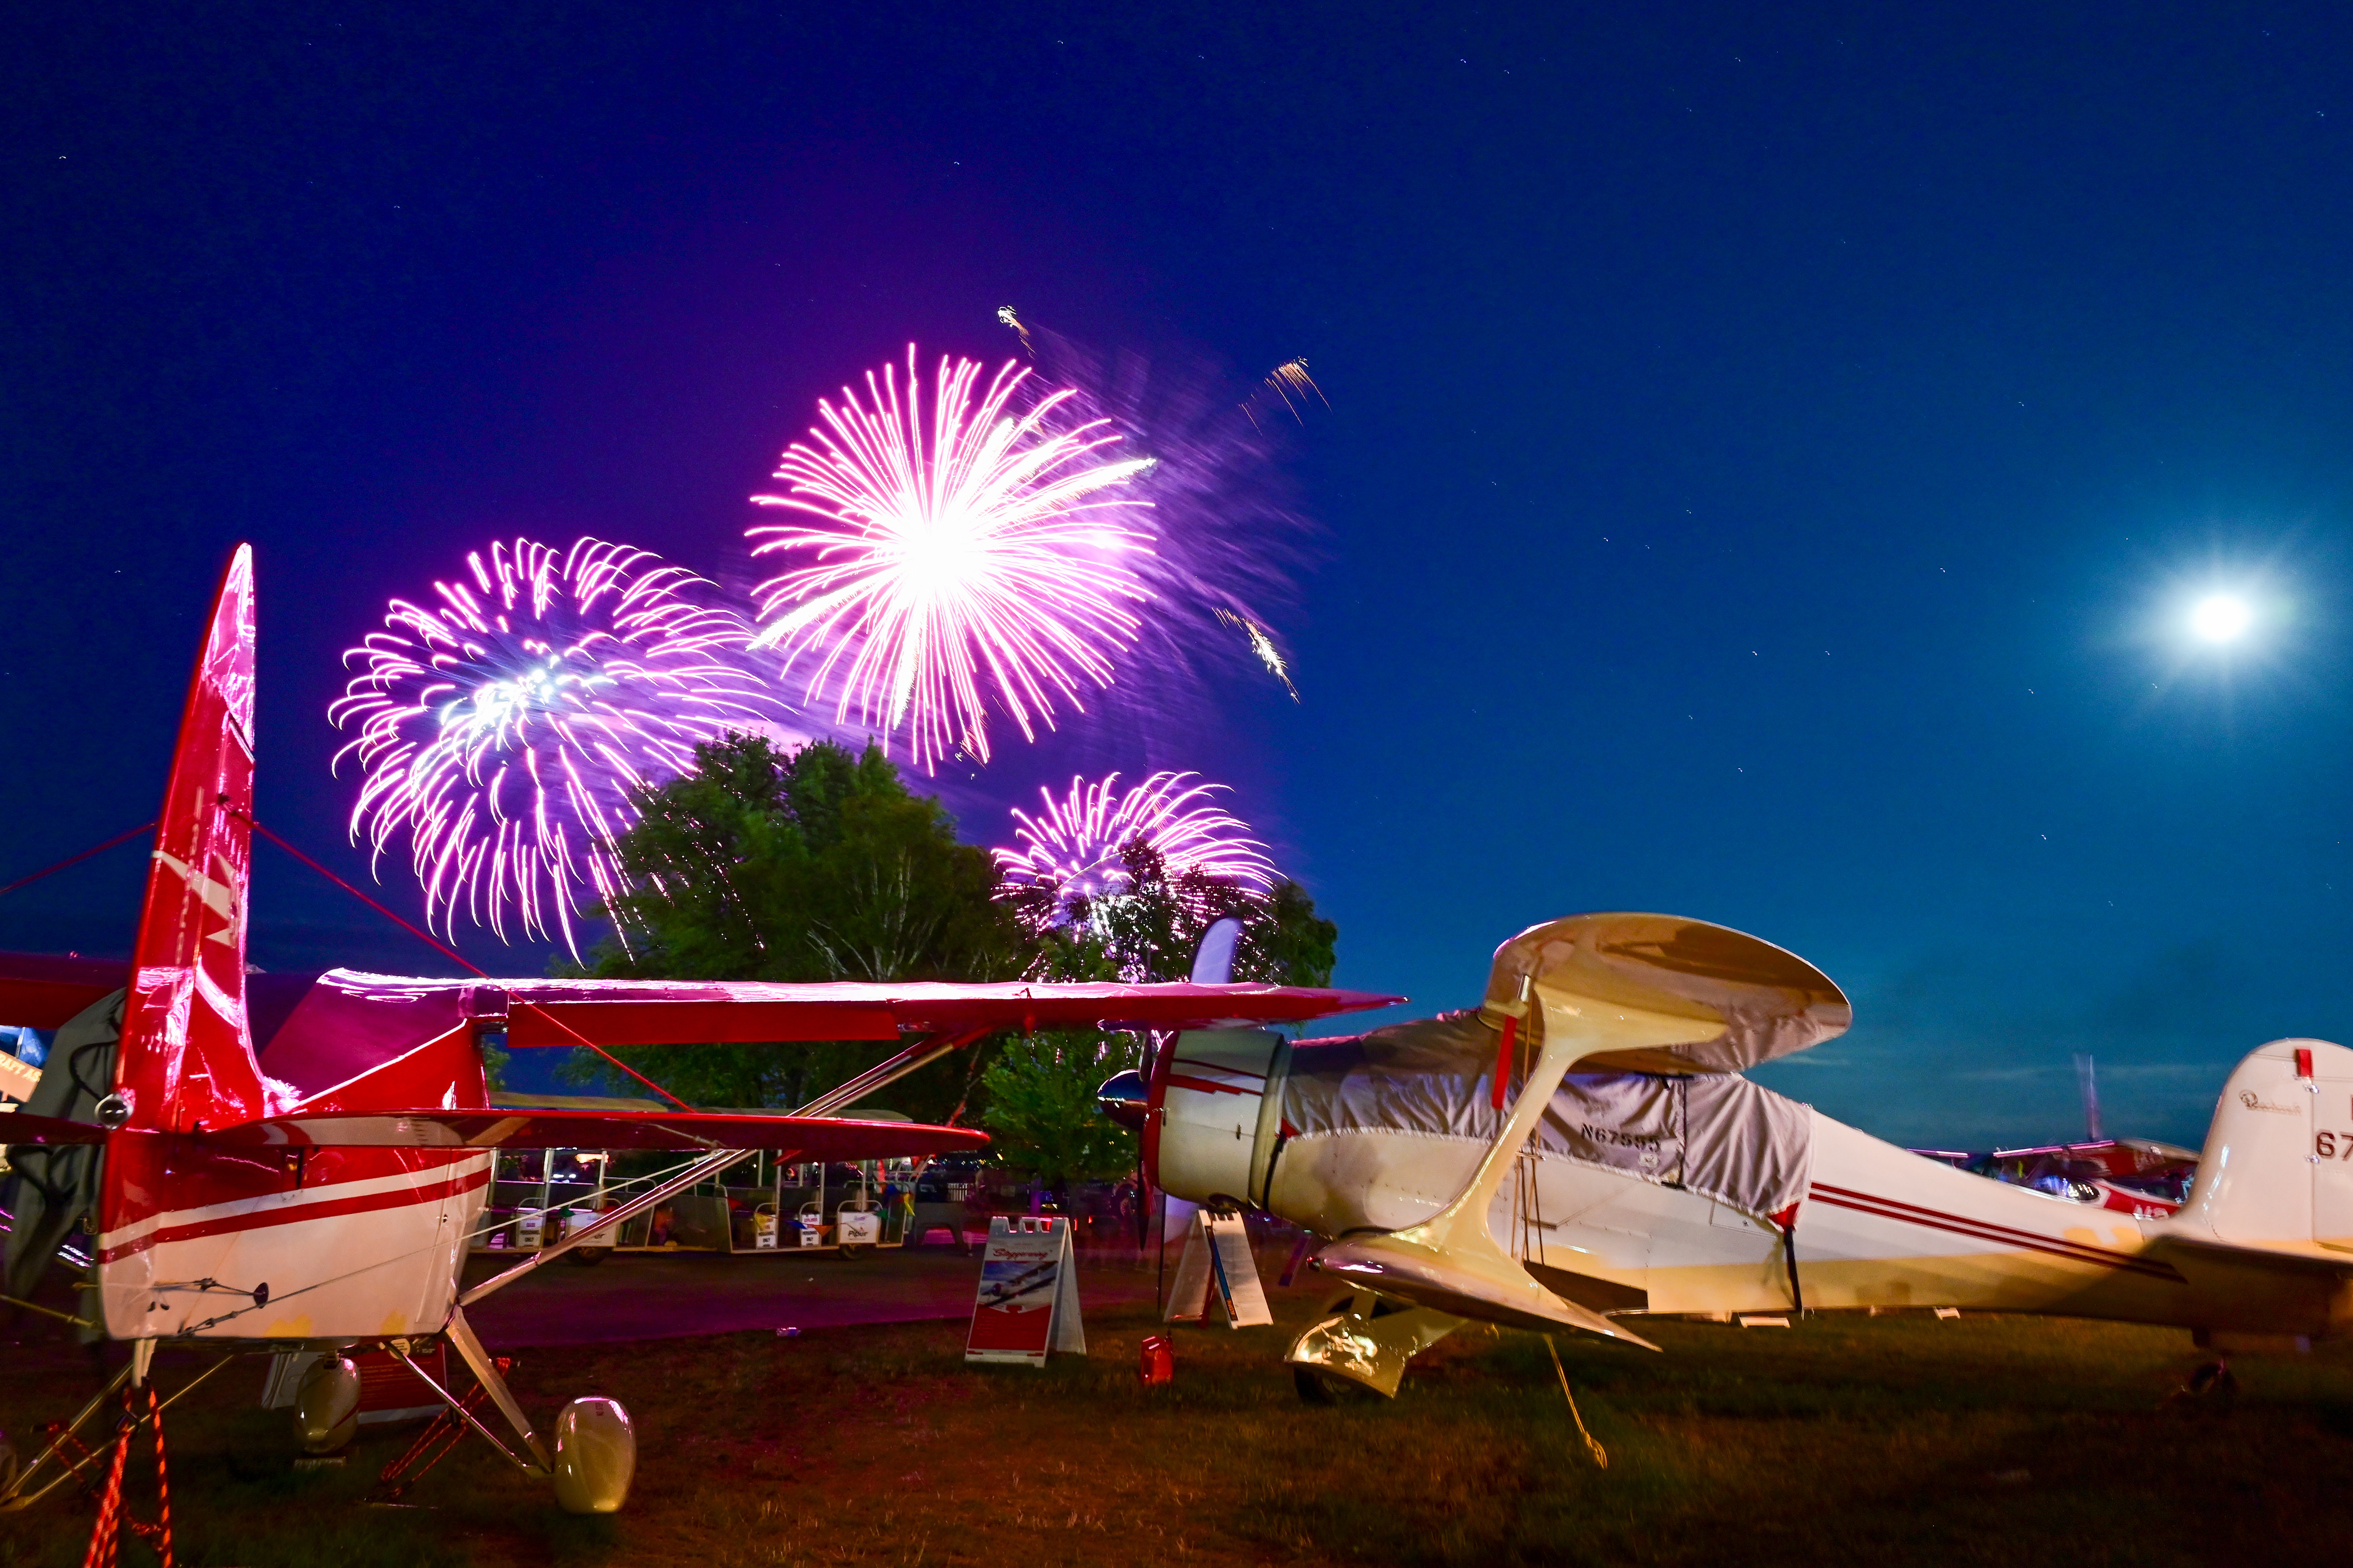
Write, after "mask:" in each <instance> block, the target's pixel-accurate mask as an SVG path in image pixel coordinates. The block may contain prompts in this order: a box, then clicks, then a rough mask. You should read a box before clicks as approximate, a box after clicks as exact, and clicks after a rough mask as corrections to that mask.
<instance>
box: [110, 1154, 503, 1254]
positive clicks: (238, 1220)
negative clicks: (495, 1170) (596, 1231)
mask: <svg viewBox="0 0 2353 1568" xmlns="http://www.w3.org/2000/svg"><path fill="white" fill-rule="evenodd" d="M490 1179H491V1172H490V1167H489V1166H488V1165H485V1166H483V1168H482V1169H480V1170H479V1171H476V1172H474V1173H471V1174H470V1175H463V1176H453V1177H451V1178H449V1179H448V1180H447V1181H440V1182H432V1183H429V1184H426V1185H424V1186H421V1187H394V1188H392V1189H390V1190H388V1191H385V1192H381V1193H362V1194H357V1195H355V1196H353V1197H348V1198H328V1199H326V1200H324V1201H323V1202H320V1203H315V1204H303V1205H300V1206H298V1207H290V1208H278V1209H256V1210H253V1211H251V1212H249V1213H247V1214H232V1215H220V1216H219V1217H218V1218H216V1219H206V1220H197V1221H195V1222H193V1223H191V1224H188V1225H176V1226H174V1225H167V1226H157V1227H156V1228H155V1229H153V1230H151V1231H149V1232H148V1233H147V1234H146V1235H145V1236H142V1237H139V1238H138V1239H137V1240H136V1241H126V1242H124V1243H123V1244H122V1245H121V1246H120V1247H108V1248H106V1249H105V1250H103V1251H101V1252H100V1254H99V1255H98V1260H99V1261H100V1263H113V1262H116V1261H117V1260H119V1259H121V1258H128V1257H130V1256H131V1255H132V1253H134V1252H143V1251H145V1250H146V1249H147V1248H148V1247H154V1246H157V1245H159V1244H161V1243H164V1242H167V1241H194V1240H196V1239H198V1238H200V1237H207V1236H227V1235H228V1234H230V1233H231V1232H234V1231H240V1230H260V1229H263V1228H265V1227H267V1226H275V1225H301V1224H302V1223H303V1222H304V1221H306V1220H314V1219H333V1218H336V1217H337V1216H339V1215H353V1214H370V1213H373V1212H375V1211H376V1210H378V1209H389V1208H406V1207H409V1206H411V1205H420V1204H435V1203H439V1202H441V1201H442V1200H443V1199H444V1198H449V1197H455V1196H457V1195H459V1194H461V1193H470V1192H472V1191H473V1190H474V1189H475V1188H476V1187H479V1186H482V1185H484V1184H487V1183H488V1182H489V1181H490Z"/></svg>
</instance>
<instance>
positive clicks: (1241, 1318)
mask: <svg viewBox="0 0 2353 1568" xmlns="http://www.w3.org/2000/svg"><path fill="white" fill-rule="evenodd" d="M1212 1290H1215V1291H1216V1292H1217V1298H1218V1303H1219V1306H1220V1307H1222V1308H1223V1309H1224V1310H1225V1318H1226V1326H1227V1327H1228V1328H1229V1329H1246V1328H1250V1327H1252V1326H1254V1325H1256V1324H1259V1323H1271V1322H1272V1321H1274V1312H1273V1310H1271V1308H1269V1307H1268V1306H1267V1304H1266V1287H1265V1286H1264V1285H1262V1284H1261V1283H1260V1281H1259V1277H1258V1259H1257V1258H1253V1257H1252V1256H1251V1255H1250V1232H1249V1231H1248V1230H1247V1229H1245V1228H1244V1227H1243V1225H1242V1216H1241V1215H1238V1214H1234V1215H1213V1214H1211V1213H1210V1212H1209V1211H1208V1210H1207V1209H1203V1210H1201V1211H1200V1212H1199V1213H1198V1214H1197V1215H1195V1216H1194V1226H1193V1229H1192V1231H1191V1232H1190V1233H1189V1234H1187V1237H1185V1254H1184V1256H1183V1257H1182V1258H1178V1259H1177V1260H1176V1287H1175V1288H1174V1289H1171V1290H1170V1291H1169V1292H1168V1311H1167V1321H1169V1322H1172V1323H1198V1322H1199V1321H1201V1320H1202V1319H1203V1318H1204V1317H1206V1316H1207V1315H1208V1309H1209V1293H1210V1292H1211V1291H1212Z"/></svg>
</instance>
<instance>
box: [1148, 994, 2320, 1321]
mask: <svg viewBox="0 0 2353 1568" xmlns="http://www.w3.org/2000/svg"><path fill="white" fill-rule="evenodd" d="M2299 1047H2301V1054H2300V1055H2299ZM1302 1048H1303V1049H1304V1048H1307V1047H1302ZM1290 1059H1291V1058H1290V1047H1286V1046H1283V1045H1282V1044H1281V1043H1280V1042H1278V1041H1276V1040H1274V1038H1273V1037H1271V1036H1270V1035H1266V1034H1264V1033H1262V1032H1259V1031H1246V1030H1228V1031H1215V1032H1209V1031H1204V1032H1198V1033H1195V1034H1190V1035H1187V1036H1186V1037H1184V1043H1183V1045H1182V1046H1181V1047H1180V1048H1179V1051H1178V1053H1177V1057H1176V1071H1175V1072H1174V1073H1173V1074H1172V1075H1171V1076H1170V1077H1169V1079H1168V1080H1167V1084H1166V1089H1165V1091H1164V1105H1163V1109H1162V1110H1161V1111H1160V1114H1161V1115H1162V1117H1163V1118H1164V1120H1163V1121H1162V1124H1161V1125H1160V1126H1159V1128H1158V1129H1157V1130H1156V1131H1157V1139H1156V1148H1157V1151H1158V1168H1159V1170H1160V1171H1161V1172H1162V1173H1163V1175H1162V1179H1163V1180H1164V1181H1165V1182H1166V1184H1167V1186H1168V1189H1169V1190H1170V1191H1171V1192H1172V1193H1175V1194H1176V1195H1178V1196H1180V1197H1187V1198H1193V1199H1196V1200H1197V1201H1199V1200H1207V1201H1217V1200H1219V1199H1225V1200H1231V1201H1238V1202H1245V1203H1252V1204H1256V1205H1259V1206H1261V1207H1262V1208H1264V1209H1265V1210H1267V1211H1268V1212H1269V1213H1271V1214H1273V1215H1276V1216H1278V1217H1280V1218H1282V1219H1285V1220H1288V1221H1290V1222H1292V1223H1293V1224H1295V1225H1298V1226H1302V1227H1303V1228H1305V1229H1307V1230H1309V1231H1312V1232H1314V1233H1315V1234H1316V1235H1319V1236H1322V1237H1329V1238H1339V1237H1347V1236H1350V1235H1361V1234H1364V1233H1367V1232H1383V1233H1386V1232H1394V1231H1399V1230H1403V1229H1405V1228H1407V1227H1409V1226H1417V1225H1419V1224H1420V1223H1422V1222H1423V1221H1426V1220H1429V1219H1430V1218H1431V1216H1432V1215H1436V1214H1438V1213H1439V1212H1440V1210H1441V1209H1442V1208H1444V1207H1445V1206H1446V1205H1449V1204H1451V1202H1453V1201H1454V1199H1455V1198H1456V1196H1457V1195H1458V1194H1461V1193H1462V1192H1463V1191H1464V1190H1465V1189H1466V1188H1467V1187H1468V1185H1469V1184H1470V1182H1471V1179H1472V1173H1474V1171H1475V1170H1476V1169H1477V1167H1478V1165H1479V1163H1480V1160H1481V1158H1482V1155H1483V1154H1484V1153H1485V1152H1486V1151H1487V1148H1488V1146H1489V1145H1488V1141H1487V1139H1486V1138H1483V1137H1481V1136H1476V1135H1470V1134H1468V1133H1451V1132H1448V1131H1435V1130H1432V1128H1431V1127H1430V1125H1428V1124H1427V1123H1428V1121H1429V1120H1430V1119H1429V1118H1428V1117H1424V1118H1422V1121H1424V1123H1425V1125H1423V1126H1420V1127H1419V1128H1415V1129H1413V1130H1407V1128H1406V1127H1405V1126H1402V1125H1356V1126H1348V1127H1341V1128H1336V1129H1325V1130H1321V1131H1296V1130H1294V1129H1293V1128H1291V1127H1290V1125H1289V1122H1288V1120H1287V1119H1286V1118H1285V1116H1284V1114H1283V1106H1282V1100H1283V1096H1284V1093H1285V1084H1286V1076H1287V1063H1288V1062H1289V1061H1290ZM2299 1061H2301V1062H2303V1063H2304V1064H2306V1067H2308V1068H2310V1070H2311V1074H2312V1076H2300V1069H2299V1067H2298V1063H2299ZM1379 1083H1380V1085H1381V1087H1378V1088H1377V1089H1376V1091H1375V1092H1376V1093H1377V1095H1379V1096H1388V1095H1396V1096H1398V1097H1399V1098H1398V1101H1397V1103H1398V1104H1400V1105H1402V1104H1404V1103H1406V1102H1408V1101H1410V1100H1414V1099H1415V1097H1416V1096H1417V1095H1422V1094H1423V1091H1422V1090H1421V1089H1419V1088H1418V1086H1417V1085H1416V1084H1415V1082H1414V1081H1413V1079H1412V1078H1411V1077H1410V1075H1405V1074H1399V1075H1396V1076H1395V1077H1394V1078H1390V1079H1380V1080H1379ZM1270 1088H1271V1093H1270V1092H1269V1090H1270ZM1425 1098H1426V1096H1425ZM2339 1101H2343V1104H2341V1105H2340V1104H2339ZM1785 1103H1786V1102H1785ZM1791 1109H1792V1110H1802V1112H1803V1115H1804V1116H1805V1117H1806V1118H1807V1119H1809V1122H1808V1124H1809V1129H1810V1132H1809V1137H1808V1140H1807V1142H1808V1145H1809V1156H1808V1160H1809V1163H1808V1165H1807V1168H1806V1176H1805V1182H1804V1187H1803V1192H1804V1196H1803V1198H1802V1200H1801V1201H1800V1202H1799V1204H1798V1205H1797V1206H1796V1210H1795V1215H1794V1223H1793V1226H1792V1232H1791V1234H1789V1235H1788V1236H1786V1237H1785V1235H1784V1234H1783V1232H1782V1230H1781V1229H1780V1227H1779V1226H1778V1225H1777V1224H1774V1223H1771V1221H1770V1220H1769V1219H1768V1217H1767V1216H1765V1215H1755V1214H1750V1213H1747V1212H1744V1211H1742V1210H1739V1209H1737V1208H1735V1207H1733V1206H1731V1205H1726V1204H1724V1203H1721V1202H1717V1201H1715V1200H1713V1199H1711V1198H1709V1197H1707V1196H1704V1195H1702V1194H1698V1193H1695V1192H1693V1191H1690V1190H1688V1189H1686V1188H1683V1187H1680V1186H1675V1185H1670V1184H1662V1183H1661V1182H1655V1181H1650V1180H1645V1179H1643V1177H1642V1176H1641V1175H1639V1174H1635V1173H1629V1172H1625V1171H1620V1170H1615V1169H1609V1168H1606V1167H1604V1166H1601V1165H1597V1164H1594V1163H1588V1162H1584V1161H1579V1160H1577V1159H1573V1158H1569V1157H1567V1156H1564V1155H1561V1154H1558V1153H1556V1152H1552V1151H1549V1150H1542V1149H1538V1148H1536V1147H1535V1146H1533V1145H1531V1146H1530V1147H1528V1148H1526V1149H1524V1150H1522V1152H1520V1154H1519V1163H1520V1170H1519V1172H1518V1173H1517V1174H1516V1175H1515V1176H1514V1178H1512V1179H1507V1180H1505V1181H1504V1184H1503V1186H1502V1190H1501V1192H1500V1193H1499V1194H1498V1195H1497V1197H1496V1198H1495V1200H1494V1202H1493V1205H1492V1207H1491V1208H1490V1211H1489V1213H1488V1215H1487V1230H1488V1234H1489V1235H1490V1236H1492V1237H1493V1238H1494V1239H1495V1240H1496V1242H1497V1243H1498V1244H1500V1245H1501V1246H1503V1247H1504V1248H1505V1249H1506V1250H1507V1251H1508V1252H1510V1253H1511V1254H1512V1255H1513V1256H1514V1257H1515V1258H1520V1259H1521V1260H1523V1261H1524V1262H1525V1264H1527V1265H1529V1266H1530V1268H1531V1272H1535V1273H1536V1274H1537V1277H1538V1278H1539V1279H1540V1280H1542V1281H1543V1282H1544V1283H1546V1285H1547V1286H1549V1287H1550V1288H1552V1289H1555V1290H1556V1291H1557V1292H1558V1293H1560V1294H1563V1295H1566V1296H1569V1297H1570V1298H1571V1299H1573V1300H1581V1301H1582V1302H1583V1304H1586V1305H1588V1306H1591V1307H1593V1308H1594V1309H1595V1310H1602V1311H1649V1312H1709V1313H1716V1312H1770V1311H1784V1310H1788V1309H1789V1308H1791V1307H1792V1306H1793V1305H1795V1304H1796V1300H1797V1294H1798V1292H1799V1291H1801V1292H1802V1295H1803V1300H1804V1305H1805V1306H1806V1307H1808V1308H1809V1309H1821V1308H1873V1307H1876V1308H1903V1307H1912V1308H1926V1307H1956V1308H1964V1309H1971V1310H1984V1311H2014V1312H2042V1313H2052V1314H2059V1315H2066V1316H2076V1317H2089V1318H2105V1319H2113V1320H2121V1321H2133V1322H2145V1323H2159V1324H2170V1325H2177V1326H2180V1327H2185V1328H2191V1329H2216V1330H2228V1331H2234V1332H2242V1333H2257V1334H2286V1335H2320V1334H2325V1333H2328V1332H2331V1331H2341V1330H2342V1329H2343V1328H2345V1327H2346V1326H2348V1324H2353V1283H2348V1280H2353V1052H2348V1051H2347V1050H2345V1049H2344V1048H2343V1047H2337V1046H2332V1045H2327V1044H2326V1043H2325V1042H2303V1041H2281V1042H2274V1044H2273V1045H2271V1046H2267V1047H2263V1048H2262V1049H2260V1050H2258V1051H2256V1052H2254V1053H2253V1054H2252V1055H2250V1056H2249V1057H2248V1058H2246V1059H2245V1060H2244V1061H2243V1062H2242V1063H2241V1065H2240V1067H2239V1068H2238V1069H2237V1070H2236V1071H2235V1072H2234V1073H2233V1074H2232V1077H2231V1079H2230V1081H2229V1084H2228V1085H2227V1087H2226V1089H2225V1092H2224V1094H2223V1096H2222V1097H2221V1103H2220V1105H2219V1107H2218V1110H2217V1112H2216V1117H2215V1121H2214V1125H2213V1130H2212V1131H2211V1134H2210V1137H2209V1140H2208V1143H2207V1149H2206V1154H2205V1158H2204V1160H2203V1161H2202V1163H2201V1165H2200V1173H2199V1177H2198V1183H2197V1185H2196V1187H2195V1188H2194V1189H2193V1190H2192V1192H2191V1194H2190V1196H2189V1202H2188V1203H2187V1204H2185V1205H2183V1207H2182V1209H2181V1211H2180V1213H2179V1214H2178V1215H2173V1216H2170V1217H2166V1218H2140V1217H2136V1216H2135V1215H2130V1214H2126V1213H2123V1212H2119V1211H2117V1210H2115V1209H2109V1208H2105V1207H2102V1206H2100V1205H2095V1204H2083V1203H2077V1202H2073V1201H2071V1200H2069V1199H2066V1198H2062V1197H2057V1196H2052V1195H2050V1194H2043V1193H2040V1192H2036V1191H2033V1190H2031V1189H2030V1188H2025V1187H2019V1186H2013V1185H2010V1184H2005V1183H2001V1182H1997V1181H1992V1180H1989V1179H1988V1178H1986V1177H1982V1176H1977V1175H1972V1174H1970V1173H1967V1172H1964V1171H1959V1170H1956V1169H1954V1168H1953V1167H1951V1166H1949V1165H1947V1164H1944V1163H1940V1162H1938V1161H1935V1160H1929V1159H1925V1158H1922V1157H1921V1156H1919V1155H1916V1154H1913V1153H1911V1152H1908V1151H1906V1150H1904V1149H1900V1148H1897V1147H1896V1146H1894V1144H1890V1143H1886V1142H1882V1141H1880V1140H1879V1139H1876V1138H1873V1137H1872V1136H1870V1135H1869V1134H1867V1133H1864V1132H1862V1131H1857V1130H1856V1129H1854V1128H1852V1127H1849V1126H1847V1125H1845V1124H1844V1123H1842V1122H1840V1121H1834V1120H1832V1119H1831V1118H1830V1117H1827V1116H1824V1115H1822V1114H1821V1113H1820V1112H1819V1111H1816V1110H1812V1109H1811V1108H1810V1107H1803V1108H1799V1107H1794V1106H1793V1107H1791ZM2332 1119H2333V1120H2334V1121H2335V1122H2338V1123H2342V1124H2343V1128H2344V1131H2342V1132H2341V1133H2337V1132H2332V1131H2330V1130H2329V1124H2330V1123H2331V1121H2332ZM1373 1120H1376V1121H1378V1120H1383V1119H1380V1118H1374V1119H1373ZM1395 1120H1397V1121H1399V1122H1408V1121H1411V1120H1412V1118H1410V1117H1408V1116H1404V1115H1402V1114H1401V1115H1400V1116H1398V1118H1396V1119H1395ZM2332 1144H2336V1145H2339V1146H2341V1148H2342V1149H2343V1150H2344V1151H2346V1153H2344V1154H2343V1155H2341V1156H2340V1157H2338V1158H2337V1159H2335V1160H2334V1161H2327V1160H2323V1159H2321V1158H2320V1157H2319V1156H2316V1155H2315V1154H2313V1153H2312V1152H2311V1151H2312V1150H2313V1149H2314V1148H2316V1147H2318V1146H2327V1145H2332ZM1792 1249H1794V1255H1795V1289H1793V1281H1792V1269H1791V1253H1792ZM1555 1271H1557V1272H1555ZM1593 1282H1599V1284H1598V1286H1596V1285H1595V1284H1594V1283H1593Z"/></svg>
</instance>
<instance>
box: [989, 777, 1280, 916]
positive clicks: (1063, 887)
mask: <svg viewBox="0 0 2353 1568" xmlns="http://www.w3.org/2000/svg"><path fill="white" fill-rule="evenodd" d="M1223 793H1225V786H1224V785H1222V784H1205V783H1203V782H1202V781H1201V777H1200V775H1199V774H1198V773H1154V774H1152V775H1151V776H1150V777H1148V778H1146V779H1145V780H1144V781H1143V782H1142V783H1141V784H1137V785H1136V786H1135V787H1134V788H1133V789H1128V790H1122V789H1121V788H1120V787H1119V775H1118V774H1117V773H1112V774H1110V775H1108V776H1107V777H1105V778H1104V779H1103V781H1102V782H1100V783H1098V784H1089V783H1088V782H1087V781H1086V780H1084V779H1082V778H1073V779H1072V780H1071V789H1070V793H1069V794H1068V795H1064V796H1062V797H1060V799H1057V798H1056V797H1055V795H1054V793H1053V792H1052V791H1051V790H1049V789H1040V790H1039V792H1038V795H1039V800H1040V801H1041V802H1042V803H1043V805H1044V809H1043V810H1042V811H1040V812H1039V813H1038V815H1037V816H1031V815H1029V813H1028V812H1026V811H1022V810H1020V809H1018V808H1016V809H1015V811H1014V813H1013V823H1014V826H1013V837H1015V838H1016V839H1018V841H1019V847H1018V848H1011V849H998V850H997V851H995V854H996V856H997V865H998V866H999V867H1000V868H1003V870H1004V873H1005V879H1006V881H1007V883H1008V884H1009V885H1010V886H1012V887H1014V888H1033V887H1034V888H1050V889H1053V890H1055V891H1056V892H1057V893H1059V894H1060V896H1062V897H1064V898H1068V897H1070V896H1071V895H1073V894H1076V895H1080V896H1082V897H1086V898H1102V897H1104V896H1106V895H1116V894H1118V893H1120V892H1121V891H1123V890H1124V889H1125V888H1126V886H1127V879H1128V878H1127V868H1126V864H1125V862H1124V860H1123V858H1122V851H1124V849H1126V847H1128V846H1129V845H1130V844H1133V843H1134V842H1135V841H1136V840H1137V839H1139V838H1141V839H1143V840H1144V841H1145V843H1146V844H1149V845H1150V846H1151V847H1153V849H1154V850H1155V851H1156V852H1157V853H1158V854H1159V856H1160V858H1161V859H1162V860H1163V861H1164V862H1166V865H1167V868H1168V870H1169V873H1170V874H1171V875H1172V876H1181V875H1183V874H1185V873H1187V872H1194V873H1198V874H1199V875H1203V876H1209V877H1217V878H1219V879H1225V880H1228V881H1232V882H1236V883H1240V884H1241V885H1243V886H1245V887H1250V888H1257V889H1265V888H1268V887H1270V886H1271V885H1272V884H1273V881H1274V863H1273V862H1272V861H1271V860H1269V859H1268V858H1266V846H1265V845H1263V844H1261V843H1260V842H1259V841H1258V840H1257V839H1255V838H1252V837H1250V836H1249V835H1250V828H1249V827H1248V826H1246V825H1245V824H1244V823H1242V822H1241V820H1240V818H1238V817H1236V816H1234V815H1233V814H1232V813H1231V812H1229V811H1227V810H1226V809H1225V808H1224V807H1223V806H1221V805H1218V804H1217V801H1216V797H1217V796H1218V795H1221V794H1223Z"/></svg>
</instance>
